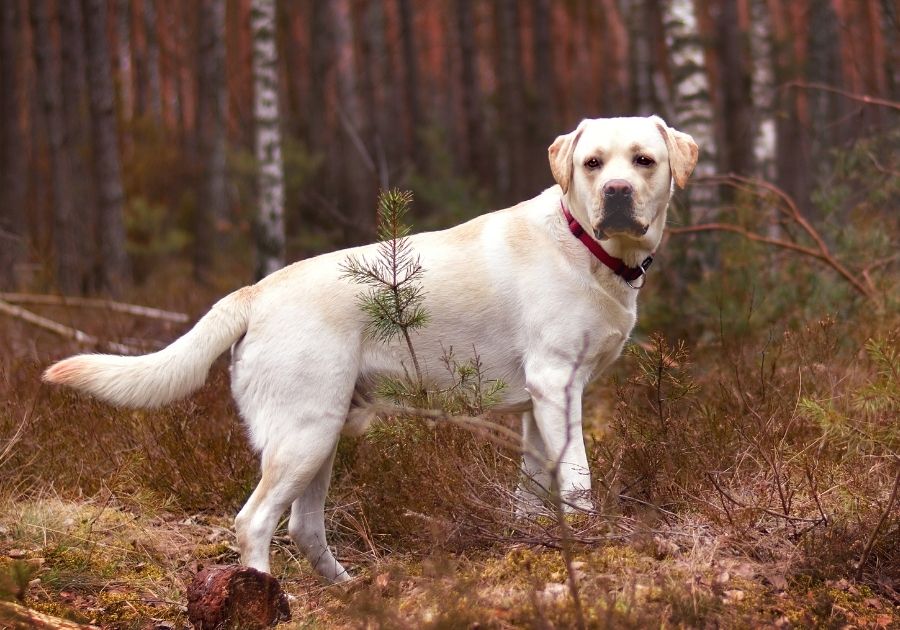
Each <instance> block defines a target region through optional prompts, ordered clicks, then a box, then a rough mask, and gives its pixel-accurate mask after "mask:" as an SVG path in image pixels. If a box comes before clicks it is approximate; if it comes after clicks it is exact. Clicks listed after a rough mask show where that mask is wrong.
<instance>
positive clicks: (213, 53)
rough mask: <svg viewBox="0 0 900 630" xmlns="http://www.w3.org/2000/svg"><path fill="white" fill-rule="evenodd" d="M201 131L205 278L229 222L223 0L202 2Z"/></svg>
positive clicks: (199, 225)
mask: <svg viewBox="0 0 900 630" xmlns="http://www.w3.org/2000/svg"><path fill="white" fill-rule="evenodd" d="M197 9H198V11H199V16H198V17H199V19H198V30H199V34H198V41H199V51H198V54H197V56H198V69H199V72H198V79H197V110H196V112H197V131H198V133H199V136H200V156H201V160H202V161H203V184H202V187H201V192H200V203H199V204H198V205H197V212H196V214H195V224H194V276H195V277H196V278H197V279H198V280H205V279H206V276H207V273H208V271H209V267H210V265H211V262H212V254H213V252H215V251H218V250H219V249H220V246H221V244H222V242H223V241H224V239H223V238H222V235H223V231H224V230H225V229H226V226H227V225H228V196H227V191H226V167H227V164H226V150H227V146H226V140H227V138H226V128H225V122H226V120H227V117H228V111H227V107H228V84H227V77H226V76H225V0H202V2H198V4H197Z"/></svg>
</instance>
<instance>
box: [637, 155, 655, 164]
mask: <svg viewBox="0 0 900 630" xmlns="http://www.w3.org/2000/svg"><path fill="white" fill-rule="evenodd" d="M634 163H635V164H637V165H638V166H653V165H654V164H656V162H655V161H654V160H653V158H650V157H647V156H646V155H636V156H635V157H634Z"/></svg>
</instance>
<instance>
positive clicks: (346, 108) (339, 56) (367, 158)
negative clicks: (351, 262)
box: [329, 0, 376, 243]
mask: <svg viewBox="0 0 900 630" xmlns="http://www.w3.org/2000/svg"><path fill="white" fill-rule="evenodd" d="M329 5H330V6H329V9H330V17H331V21H332V28H331V31H332V33H333V35H334V50H335V62H336V66H335V70H336V74H337V76H336V78H337V91H338V104H337V108H338V119H339V123H340V127H341V131H342V133H341V154H342V155H343V160H342V162H343V163H344V164H345V165H346V164H355V165H356V166H355V167H353V168H342V169H341V174H342V177H343V180H344V181H343V185H342V189H343V191H344V202H345V203H346V204H347V206H348V208H347V209H348V215H349V216H350V217H352V227H351V228H350V229H349V230H347V231H346V236H347V239H346V240H347V241H348V242H349V243H359V242H369V241H371V239H372V237H373V236H374V233H375V205H376V204H375V186H374V180H373V177H374V175H375V168H376V166H375V160H374V157H373V155H372V153H371V151H370V150H369V148H368V147H366V146H365V145H364V143H363V138H364V137H365V136H366V135H367V134H365V131H364V128H365V122H364V119H363V111H362V103H361V102H360V98H359V93H358V91H357V72H356V63H355V60H354V56H353V22H352V15H351V13H350V2H349V0H332V1H331V2H330V3H329Z"/></svg>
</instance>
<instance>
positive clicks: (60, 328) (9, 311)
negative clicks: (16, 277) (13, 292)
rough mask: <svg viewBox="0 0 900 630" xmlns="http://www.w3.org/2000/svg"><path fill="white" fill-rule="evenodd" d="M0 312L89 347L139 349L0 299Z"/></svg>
mask: <svg viewBox="0 0 900 630" xmlns="http://www.w3.org/2000/svg"><path fill="white" fill-rule="evenodd" d="M0 313H2V314H4V315H9V316H10V317H14V318H16V319H20V320H22V321H24V322H27V323H29V324H31V325H32V326H37V327H38V328H43V329H44V330H48V331H50V332H52V333H54V334H56V335H59V336H60V337H62V338H64V339H69V340H71V341H75V342H77V343H80V344H82V345H85V346H89V347H91V348H105V349H109V350H111V351H113V352H118V353H119V354H138V353H139V352H140V350H138V349H137V348H133V347H131V346H126V345H125V344H122V343H117V342H115V341H103V340H101V339H98V338H97V337H94V336H93V335H89V334H87V333H86V332H84V331H81V330H78V329H77V328H72V327H71V326H65V325H63V324H60V323H59V322H55V321H53V320H52V319H48V318H46V317H41V316H40V315H36V314H34V313H32V312H31V311H28V310H25V309H24V308H22V307H21V306H15V305H13V304H10V303H9V302H6V301H4V300H0Z"/></svg>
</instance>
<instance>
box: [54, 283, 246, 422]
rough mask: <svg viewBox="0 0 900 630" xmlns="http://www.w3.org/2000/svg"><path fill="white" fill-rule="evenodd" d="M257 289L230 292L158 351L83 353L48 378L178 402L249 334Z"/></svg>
mask: <svg viewBox="0 0 900 630" xmlns="http://www.w3.org/2000/svg"><path fill="white" fill-rule="evenodd" d="M254 292H255V288H254V287H245V288H243V289H239V290H238V291H235V292H234V293H231V294H230V295H227V296H225V297H224V298H222V299H221V300H219V301H218V302H217V303H216V304H215V305H213V307H212V308H211V309H210V311H209V312H208V313H207V314H206V315H204V316H203V317H202V318H201V319H200V321H199V322H197V324H196V325H195V326H194V327H193V328H192V329H191V330H189V331H188V332H187V333H185V334H184V335H183V336H182V337H180V338H179V339H176V340H175V341H174V342H173V343H172V344H171V345H170V346H168V347H167V348H164V349H162V350H160V351H159V352H154V353H153V354H146V355H143V356H136V357H128V356H118V355H111V354H80V355H77V356H74V357H70V358H68V359H64V360H62V361H60V362H59V363H55V364H54V365H51V366H50V367H49V368H47V371H46V372H44V376H43V378H44V380H45V381H46V382H48V383H58V384H61V385H68V386H69V387H74V388H75V389H77V390H80V391H83V392H87V393H89V394H92V395H94V396H96V397H97V398H101V399H103V400H105V401H107V402H110V403H113V404H114V405H121V406H125V407H158V406H160V405H165V404H167V403H170V402H172V401H174V400H178V399H179V398H182V397H184V396H187V395H188V394H190V393H191V392H192V391H194V390H195V389H197V388H199V387H200V386H201V385H203V383H204V382H205V381H206V375H207V373H208V372H209V368H210V366H211V365H212V363H213V361H215V360H216V357H218V356H219V355H220V354H222V353H223V352H224V351H225V350H227V349H228V348H229V347H230V346H231V345H232V344H233V343H234V342H236V341H237V340H238V339H240V338H241V336H243V334H244V333H245V332H247V326H248V323H249V320H250V306H251V302H252V297H253V294H254Z"/></svg>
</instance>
